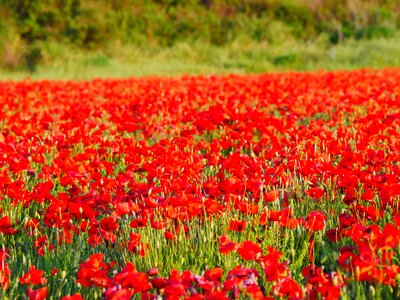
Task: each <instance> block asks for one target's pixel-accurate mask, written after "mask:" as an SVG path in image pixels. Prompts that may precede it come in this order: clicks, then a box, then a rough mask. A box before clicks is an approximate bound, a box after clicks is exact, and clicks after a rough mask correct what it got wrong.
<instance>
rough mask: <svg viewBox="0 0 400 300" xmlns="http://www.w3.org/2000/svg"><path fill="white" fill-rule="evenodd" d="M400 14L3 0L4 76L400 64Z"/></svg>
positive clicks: (394, 10) (375, 4)
mask: <svg viewBox="0 0 400 300" xmlns="http://www.w3.org/2000/svg"><path fill="white" fill-rule="evenodd" d="M399 16H400V2H398V1H395V0H392V1H390V0H364V1H361V0H319V1H312V0H279V1H278V0H248V1H239V0H188V1H186V0H185V1H183V0H152V1H138V0H123V1H121V0H118V1H117V0H96V1H95V0H85V1H83V0H2V1H0V71H1V72H0V76H1V77H2V78H4V77H6V78H9V77H10V76H11V77H20V76H26V74H29V73H30V74H32V75H33V76H44V75H42V74H49V75H50V76H56V77H59V76H61V77H65V76H67V77H76V76H78V77H93V76H96V74H92V73H93V72H95V73H98V72H99V73H98V74H97V75H98V76H103V74H102V72H104V73H105V74H110V73H111V74H112V75H115V76H125V75H146V74H171V73H172V74H175V73H178V74H181V73H204V72H262V71H269V70H281V69H287V68H294V69H316V68H325V69H331V68H354V67H380V66H393V65H400V63H399V58H398V57H397V55H396V53H398V52H397V51H398V50H399V43H398V42H397V40H398V36H399V33H398V32H399V27H400V17H399ZM371 47H372V48H371ZM82 70H85V72H86V73H85V74H82ZM88 70H89V71H88ZM116 70H117V71H116ZM87 72H89V73H87ZM35 73H38V74H39V75H35ZM75 73H76V74H77V75H74V74H75ZM63 74H64V75H63Z"/></svg>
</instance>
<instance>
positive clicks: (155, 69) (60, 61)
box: [0, 32, 400, 80]
mask: <svg viewBox="0 0 400 300" xmlns="http://www.w3.org/2000/svg"><path fill="white" fill-rule="evenodd" d="M43 49H44V51H43V53H44V58H45V60H44V61H45V63H43V64H40V65H39V66H38V69H37V71H36V72H34V73H29V72H27V71H23V70H16V71H6V70H1V69H0V79H1V80H7V79H12V80H19V79H24V78H32V79H76V80H87V79H92V78H100V77H101V78H121V77H132V76H151V75H156V76H177V75H183V74H226V73H238V74H244V73H263V72H275V71H287V70H306V71H310V70H322V69H323V70H337V69H360V68H383V67H394V66H400V54H399V53H400V32H399V33H397V34H396V35H395V36H394V37H392V38H386V39H383V38H382V39H373V40H359V41H355V40H347V41H346V42H344V43H342V44H338V45H334V46H332V45H331V44H330V43H329V42H328V41H327V37H326V36H320V37H319V38H318V39H316V40H314V41H313V42H309V43H301V42H299V41H296V40H294V39H290V38H289V39H288V40H286V41H284V40H283V41H280V42H279V43H273V44H270V43H257V42H254V41H252V40H251V39H248V38H246V37H241V38H238V39H236V40H235V41H234V42H232V43H230V44H228V45H226V46H222V47H218V46H214V45H210V44H208V43H201V42H196V43H193V44H189V43H179V44H177V45H175V46H172V47H169V48H161V47H158V46H149V47H148V48H146V47H145V46H143V47H137V46H130V45H121V44H119V43H118V44H116V43H114V44H111V45H109V46H108V48H107V49H106V50H102V51H96V50H93V51H90V52H85V51H79V50H76V49H75V48H69V47H65V46H64V45H58V44H55V43H53V44H52V43H47V44H44V45H43Z"/></svg>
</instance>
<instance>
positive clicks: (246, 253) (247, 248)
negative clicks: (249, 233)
mask: <svg viewBox="0 0 400 300" xmlns="http://www.w3.org/2000/svg"><path fill="white" fill-rule="evenodd" d="M237 251H238V253H239V255H240V256H241V257H242V258H243V259H244V260H256V259H259V258H260V256H261V254H262V250H261V247H260V246H259V245H258V244H256V243H253V242H252V241H244V242H243V243H241V244H240V245H239V247H238V250H237Z"/></svg>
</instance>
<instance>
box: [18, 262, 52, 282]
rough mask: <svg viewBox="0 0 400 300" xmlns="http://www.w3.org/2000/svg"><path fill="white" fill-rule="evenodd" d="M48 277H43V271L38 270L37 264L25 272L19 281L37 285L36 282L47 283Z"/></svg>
mask: <svg viewBox="0 0 400 300" xmlns="http://www.w3.org/2000/svg"><path fill="white" fill-rule="evenodd" d="M46 281H47V280H46V279H45V278H43V271H42V270H37V269H36V267H35V266H31V267H30V269H29V271H28V272H27V273H25V275H23V276H21V277H20V278H19V282H20V283H21V284H29V285H36V284H41V285H43V284H45V283H46Z"/></svg>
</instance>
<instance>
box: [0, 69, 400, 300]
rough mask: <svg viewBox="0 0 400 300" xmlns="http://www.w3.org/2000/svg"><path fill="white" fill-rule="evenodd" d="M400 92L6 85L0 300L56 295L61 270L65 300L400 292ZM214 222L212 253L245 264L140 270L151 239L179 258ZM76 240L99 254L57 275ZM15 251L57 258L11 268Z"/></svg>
mask: <svg viewBox="0 0 400 300" xmlns="http://www.w3.org/2000/svg"><path fill="white" fill-rule="evenodd" d="M399 82H400V71H399V70H396V69H394V70H382V71H352V72H320V73H287V74H270V75H257V76H255V75H254V76H236V75H235V76H233V75H231V76H203V77H202V76H199V77H181V78H141V79H126V80H93V81H88V82H72V81H65V82H61V81H60V82H57V81H22V82H3V83H0V107H2V109H0V129H1V131H0V238H1V243H2V244H1V245H2V248H0V290H1V289H2V290H3V293H4V295H7V293H8V292H10V293H11V291H12V290H13V291H14V292H13V293H14V295H15V293H18V290H19V289H21V288H22V289H23V290H24V291H25V293H26V295H27V296H28V297H29V298H30V299H45V298H46V296H48V294H49V295H50V294H52V295H55V294H53V293H55V291H54V290H52V289H56V286H57V283H56V280H62V278H64V277H65V276H67V275H68V276H72V277H73V278H75V280H76V282H73V283H71V287H73V288H71V289H70V293H64V294H63V295H62V296H64V298H63V299H65V300H67V299H82V298H84V295H85V291H88V290H90V289H97V290H100V291H101V293H100V294H99V295H97V296H99V297H100V296H101V297H103V298H105V299H130V298H131V297H133V296H134V295H139V294H140V295H141V296H142V297H144V298H147V299H153V298H155V297H158V296H162V297H166V298H170V299H184V298H185V299H186V298H190V299H228V298H239V297H241V296H247V297H252V298H254V299H274V298H276V297H283V298H288V299H302V298H309V299H321V298H322V299H338V298H339V297H340V295H341V294H342V293H343V292H346V293H350V294H351V295H353V296H354V295H355V294H354V293H355V292H357V289H355V288H353V287H354V286H356V285H357V284H359V283H364V284H365V286H366V287H370V290H371V291H372V292H371V293H372V294H373V293H375V287H377V286H379V287H380V289H384V288H386V287H387V289H386V290H384V291H385V292H387V293H388V295H389V294H390V295H391V296H392V297H396V296H398V294H396V293H398V289H399V280H400V279H399V277H398V274H399V273H400V264H399V259H400V256H399V241H400V201H399V199H400V198H399V196H400V180H399V178H400V151H399V149H400V130H399V128H400V85H399ZM219 220H226V222H225V221H219ZM213 222H216V224H223V225H221V226H220V227H221V228H219V229H214V230H215V232H218V234H219V236H218V237H217V239H216V240H215V243H214V242H212V243H214V244H215V247H214V249H208V250H209V251H214V252H216V253H218V257H219V260H220V261H221V262H224V259H225V258H226V257H230V256H232V257H233V258H232V261H235V262H236V264H235V265H230V266H229V267H228V268H223V267H222V265H209V262H207V261H205V262H204V266H203V270H201V271H193V270H185V269H182V270H176V269H174V268H171V267H170V266H167V265H164V266H161V265H158V266H156V265H154V266H150V267H149V268H148V269H139V268H138V264H136V263H134V262H133V261H130V259H129V258H131V257H135V260H136V262H137V261H140V259H145V258H146V257H152V255H154V254H153V251H155V249H154V247H153V246H152V245H154V243H158V242H159V241H151V240H149V238H148V237H146V234H148V233H149V232H153V231H154V232H156V231H157V232H161V233H162V239H163V240H165V241H164V244H163V245H174V244H179V243H184V242H186V240H194V239H199V240H200V237H199V236H201V234H202V233H201V230H200V231H199V230H198V229H195V228H198V226H202V224H210V223H211V224H214V223H213ZM218 222H220V223H218ZM199 224H200V225H199ZM196 226H197V227H196ZM207 226H208V225H207ZM213 226H214V225H213ZM204 228H206V225H204ZM196 230H197V231H196ZM252 230H253V231H255V230H256V233H252ZM272 231H273V232H274V234H276V235H277V236H279V237H280V238H276V239H275V240H273V241H272V240H271V239H270V240H268V239H267V237H268V235H269V232H272ZM260 232H261V233H262V234H259V233H260ZM77 239H83V240H84V241H85V243H86V244H87V245H90V249H92V250H93V251H91V252H88V253H87V255H86V256H85V257H80V259H79V265H75V266H71V267H70V269H66V270H63V272H64V273H63V274H64V275H62V272H59V271H58V270H56V269H52V266H48V265H46V263H47V264H51V261H49V260H48V258H49V257H54V256H55V255H56V254H55V253H58V251H61V250H60V249H64V248H66V247H68V246H69V245H72V246H73V245H74V243H76V241H77ZM16 240H18V241H25V242H24V243H25V244H24V245H25V247H30V248H32V251H34V252H32V253H33V254H32V255H33V256H34V259H32V261H36V262H39V261H40V262H46V263H41V265H29V264H25V265H22V267H21V266H17V264H16V262H17V261H20V259H21V258H20V256H21V255H22V253H21V252H17V250H16V249H17V247H16V245H15V244H14V243H15V241H16ZM271 241H272V242H271ZM281 241H289V242H281ZM199 243H200V242H199ZM214 244H212V245H214ZM63 247H64V248H63ZM182 247H183V246H182ZM71 249H73V247H72V248H71ZM101 249H111V250H110V253H115V251H116V252H118V251H120V253H124V255H122V254H121V255H120V256H116V255H115V256H112V257H111V256H110V257H107V253H108V252H107V253H103V252H102V250H101ZM118 249H119V250H118ZM302 249H305V251H303V250H302ZM327 249H328V250H327ZM334 249H336V250H337V252H335V253H333V252H332V253H325V252H327V251H328V252H329V251H333V250H334ZM107 251H108V250H107ZM111 251H114V252H111ZM24 259H25V258H24ZM198 259H199V260H201V259H202V257H199V258H198ZM160 261H161V262H162V259H161V260H160ZM12 262H13V263H12ZM59 264H60V265H62V264H61V263H59ZM21 268H22V269H21ZM42 269H43V270H42ZM45 269H46V270H48V271H44V270H45ZM50 270H51V272H50ZM295 270H297V271H295ZM160 271H163V272H162V275H161V274H160ZM65 274H67V275H65ZM166 274H168V275H166ZM62 276H64V277H62ZM72 277H69V278H72ZM57 278H58V279H57ZM10 282H14V283H13V284H12V285H10ZM15 291H17V292H15ZM367 291H368V290H367ZM352 293H353V294H352Z"/></svg>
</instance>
